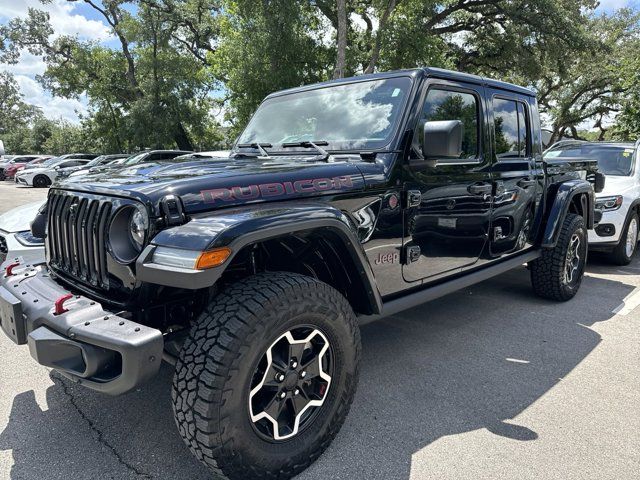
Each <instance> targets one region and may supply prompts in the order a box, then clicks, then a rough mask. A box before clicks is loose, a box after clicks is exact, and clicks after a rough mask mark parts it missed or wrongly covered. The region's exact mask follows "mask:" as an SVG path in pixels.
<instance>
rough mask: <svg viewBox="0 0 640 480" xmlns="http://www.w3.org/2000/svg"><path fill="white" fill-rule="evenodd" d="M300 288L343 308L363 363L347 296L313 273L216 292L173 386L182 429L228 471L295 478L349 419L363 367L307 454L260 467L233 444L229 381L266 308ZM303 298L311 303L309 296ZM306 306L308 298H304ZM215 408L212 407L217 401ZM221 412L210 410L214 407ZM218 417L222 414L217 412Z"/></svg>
mask: <svg viewBox="0 0 640 480" xmlns="http://www.w3.org/2000/svg"><path fill="white" fill-rule="evenodd" d="M292 292H295V294H296V298H298V299H300V298H307V299H309V300H310V301H314V300H316V299H317V298H318V296H319V295H321V296H323V297H325V298H327V296H329V297H330V298H331V300H332V303H333V304H334V305H336V306H337V307H338V308H340V310H341V311H342V317H343V318H344V319H346V320H347V323H348V329H349V331H351V333H352V336H351V337H352V341H353V347H354V348H355V351H356V365H358V363H359V358H360V332H359V328H358V326H357V322H356V319H355V315H354V314H353V311H352V309H351V307H350V305H349V303H348V302H347V301H346V299H345V298H344V297H343V296H342V295H341V294H340V293H339V292H337V291H336V290H334V289H333V288H332V287H330V286H329V285H327V284H325V283H323V282H320V281H318V280H316V279H314V278H311V277H306V276H303V275H299V274H293V273H288V272H274V273H263V274H258V275H255V276H252V277H248V278H246V279H244V280H241V281H239V282H237V283H234V284H231V285H230V286H229V287H228V288H227V289H226V290H225V291H224V292H222V293H221V294H219V295H218V296H216V297H215V299H214V300H213V301H212V302H211V303H210V304H209V306H208V307H207V309H206V310H205V312H204V313H203V314H202V315H201V317H200V318H199V320H198V321H197V322H196V323H195V324H194V325H193V327H192V329H191V332H190V335H189V337H188V339H187V340H186V342H185V344H184V346H183V348H182V351H181V354H180V357H179V359H178V362H177V364H176V372H175V375H174V382H173V388H172V400H173V409H174V414H175V419H176V423H177V426H178V430H179V432H180V435H181V436H182V438H183V439H184V441H185V442H186V444H187V446H188V447H189V449H190V450H191V451H192V453H193V454H194V455H195V456H196V458H198V459H199V460H200V461H202V462H203V463H204V464H205V465H206V466H208V467H209V468H210V469H211V471H212V472H213V473H214V474H215V475H217V476H219V477H222V478H227V477H231V478H265V479H266V478H274V479H275V478H290V477H291V476H294V475H296V474H297V473H299V472H301V471H302V470H304V469H305V468H307V467H308V466H309V465H310V464H311V463H313V462H314V461H315V460H316V459H317V458H318V457H319V456H320V455H321V454H322V452H323V451H324V450H325V449H326V448H327V447H328V446H329V444H330V443H331V441H332V440H333V438H334V437H335V436H336V435H337V433H338V431H339V430H340V427H341V426H342V424H343V422H344V420H345V418H346V416H347V414H348V412H349V408H350V405H351V400H352V399H353V396H354V394H355V389H356V386H357V377H358V367H357V366H356V372H355V376H354V381H353V382H352V383H351V384H350V385H349V387H348V389H347V391H346V392H344V394H343V398H342V399H341V400H340V404H341V407H340V409H339V410H338V414H337V415H336V421H334V422H333V423H332V425H331V427H330V428H329V429H328V431H327V434H326V435H324V438H321V439H320V441H319V442H318V443H317V446H316V448H315V449H314V450H313V451H312V452H310V454H309V455H308V457H307V458H306V459H304V461H302V462H299V463H295V464H294V463H291V464H289V465H286V468H285V469H283V470H281V471H280V472H278V473H277V474H275V475H274V474H273V473H272V472H267V471H263V470H260V471H258V470H257V469H255V468H252V467H251V466H248V465H247V464H246V463H244V462H243V459H242V458H241V455H240V454H239V453H238V451H237V450H236V449H234V445H233V442H234V439H233V438H232V437H231V436H230V435H226V434H225V429H226V427H227V425H226V423H225V419H224V418H220V406H221V405H223V404H224V402H225V397H226V396H227V395H230V394H231V391H229V390H225V384H226V383H227V380H228V377H229V375H230V373H231V369H232V368H234V367H233V366H234V365H235V364H236V360H237V358H238V357H239V356H240V355H241V353H242V352H243V351H245V350H246V349H250V348H252V338H254V335H253V334H254V333H255V332H256V330H257V331H261V330H262V329H261V328H259V327H265V326H266V325H267V323H266V322H267V319H266V318H265V312H268V311H269V308H270V307H274V305H275V304H277V303H278V302H281V301H282V299H283V298H287V297H288V296H290V295H291V293H292ZM303 303H304V302H303ZM300 307H301V308H305V306H304V305H300ZM212 407H213V408H212ZM212 411H213V412H216V413H215V414H213V415H212V414H211V412H212ZM216 417H217V418H216Z"/></svg>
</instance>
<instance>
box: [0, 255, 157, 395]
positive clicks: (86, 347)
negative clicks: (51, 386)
mask: <svg viewBox="0 0 640 480" xmlns="http://www.w3.org/2000/svg"><path fill="white" fill-rule="evenodd" d="M7 263H8V262H6V263H5V265H4V267H6V266H7ZM12 273H13V275H11V276H8V277H7V276H6V275H5V270H4V268H3V269H2V272H0V326H1V327H2V330H3V331H4V333H5V334H6V335H7V336H8V337H9V338H10V339H11V340H13V341H14V342H15V343H17V344H18V345H24V344H27V343H28V345H29V352H30V353H31V356H32V357H33V358H34V359H35V360H36V361H37V362H38V363H40V364H41V365H45V366H47V367H51V368H54V369H56V370H58V371H59V372H60V373H61V374H62V375H64V376H66V377H67V378H69V379H71V380H73V381H75V382H77V383H80V384H83V385H84V386H86V387H88V388H91V389H93V390H97V391H100V392H104V393H108V394H111V395H119V394H121V393H124V392H127V391H129V390H131V389H133V388H135V387H136V386H137V385H139V384H141V383H143V382H144V381H146V380H148V379H149V378H151V377H152V376H154V375H155V374H156V373H157V372H158V369H159V368H160V363H161V359H162V352H163V347H164V340H163V337H162V332H160V330H156V329H154V328H149V327H146V326H144V325H141V324H138V323H135V322H132V321H130V320H128V319H126V318H123V317H120V316H118V315H114V314H113V313H111V312H108V311H105V310H104V309H103V308H102V306H101V305H100V304H99V303H97V302H95V301H93V300H91V299H90V298H87V297H83V296H81V295H76V296H74V297H73V298H71V299H70V300H68V301H67V302H65V303H64V308H65V309H67V311H66V312H64V313H60V314H59V315H56V314H55V307H54V305H55V302H56V300H57V299H59V298H60V297H62V296H64V295H67V294H68V293H69V292H68V291H67V290H65V289H64V288H62V287H61V286H60V285H58V284H57V283H56V282H55V281H53V280H52V279H51V277H50V276H49V274H48V272H47V269H46V267H45V266H44V265H38V266H30V265H24V266H20V267H17V268H14V270H13V272H12Z"/></svg>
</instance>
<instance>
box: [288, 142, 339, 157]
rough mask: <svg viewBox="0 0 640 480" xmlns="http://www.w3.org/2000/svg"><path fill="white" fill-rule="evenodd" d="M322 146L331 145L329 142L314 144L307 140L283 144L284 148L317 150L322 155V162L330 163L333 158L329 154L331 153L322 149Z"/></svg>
mask: <svg viewBox="0 0 640 480" xmlns="http://www.w3.org/2000/svg"><path fill="white" fill-rule="evenodd" d="M320 145H322V146H327V145H329V142H327V141H326V140H316V141H314V142H311V141H309V140H306V141H303V142H288V143H283V144H282V147H283V148H287V147H303V148H315V149H316V151H317V152H318V153H319V154H320V155H321V157H320V158H321V159H322V160H326V161H330V160H329V159H330V158H331V154H329V152H327V151H326V150H325V149H324V148H322V147H320Z"/></svg>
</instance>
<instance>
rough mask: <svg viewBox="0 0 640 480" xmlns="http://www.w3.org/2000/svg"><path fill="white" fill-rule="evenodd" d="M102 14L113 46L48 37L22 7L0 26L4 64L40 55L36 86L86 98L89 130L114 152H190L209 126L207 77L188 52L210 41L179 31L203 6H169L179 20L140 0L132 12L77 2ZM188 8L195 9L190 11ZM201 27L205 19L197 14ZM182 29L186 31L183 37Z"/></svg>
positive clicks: (121, 6) (118, 0)
mask: <svg viewBox="0 0 640 480" xmlns="http://www.w3.org/2000/svg"><path fill="white" fill-rule="evenodd" d="M84 2H85V3H86V4H87V5H89V6H90V7H91V8H93V9H94V10H95V11H96V12H97V13H98V14H99V15H101V16H102V18H103V20H104V21H105V23H106V24H107V25H108V26H109V27H110V29H111V31H112V33H113V34H114V35H115V36H116V38H117V39H118V43H119V48H118V49H111V48H107V47H104V46H102V45H99V44H97V43H95V42H86V41H80V40H79V39H77V38H75V37H68V36H61V37H53V33H54V32H53V29H52V27H51V24H50V21H49V16H48V14H47V13H46V12H42V11H38V10H34V9H30V10H29V14H28V16H27V17H26V18H25V19H13V20H12V21H10V22H9V23H8V24H7V25H4V26H0V48H1V49H2V50H1V51H2V52H3V57H4V58H0V59H2V60H4V61H8V62H17V61H18V59H19V56H18V55H17V53H16V52H20V51H22V50H27V51H29V52H30V53H32V54H35V55H40V56H42V57H43V59H44V60H45V63H46V65H47V69H46V72H45V74H44V75H43V76H42V77H40V81H41V82H42V83H43V85H44V86H45V87H47V88H48V89H49V90H50V91H51V92H52V93H53V94H54V95H58V96H62V97H68V98H74V97H78V96H79V95H81V94H83V93H86V95H87V96H88V98H89V107H90V108H89V116H90V118H91V123H92V126H93V127H94V128H93V131H94V132H95V133H96V134H99V135H101V136H102V139H103V140H104V144H105V145H108V146H109V147H111V148H112V149H113V150H115V151H130V150H133V149H136V148H140V147H170V146H178V147H180V148H183V149H192V147H193V137H194V136H199V137H202V135H204V132H205V131H208V130H210V129H211V126H210V124H211V122H212V119H211V118H210V116H209V111H210V110H211V107H212V104H213V101H212V99H211V98H210V96H209V92H210V91H211V90H212V84H213V79H212V77H211V76H210V75H209V73H208V71H207V70H205V68H204V64H203V62H202V61H201V59H200V58H198V57H197V56H196V53H197V54H198V55H199V56H200V57H202V58H205V57H206V55H205V54H204V53H202V49H199V47H198V45H201V44H204V43H206V42H213V40H214V39H211V38H207V39H206V41H205V39H200V37H198V38H196V36H195V34H193V33H192V32H190V31H189V30H188V28H187V27H186V25H187V23H188V22H190V21H192V20H193V15H195V16H197V15H198V12H197V8H196V11H195V12H191V13H189V12H187V10H188V8H191V7H193V8H195V7H197V6H198V5H204V4H205V3H206V2H203V1H200V2H198V1H193V0H191V1H183V2H178V1H176V2H173V3H172V4H171V5H172V7H175V8H178V6H179V7H180V8H181V9H182V10H181V11H182V12H183V13H184V15H183V18H184V19H185V20H184V22H186V23H179V22H177V21H176V18H177V17H176V16H175V15H174V14H172V13H171V11H169V10H167V9H166V8H164V7H163V5H165V4H161V3H157V4H156V3H152V2H148V3H147V2H141V3H139V5H138V9H137V11H136V13H135V15H134V14H132V13H130V12H129V11H128V10H127V9H126V8H125V3H126V2H124V1H123V0H104V1H102V2H98V1H94V0H84ZM194 6H195V7H194ZM200 15H201V17H202V18H203V22H204V23H207V22H208V20H207V19H206V15H205V13H204V11H203V12H200ZM184 32H186V33H184Z"/></svg>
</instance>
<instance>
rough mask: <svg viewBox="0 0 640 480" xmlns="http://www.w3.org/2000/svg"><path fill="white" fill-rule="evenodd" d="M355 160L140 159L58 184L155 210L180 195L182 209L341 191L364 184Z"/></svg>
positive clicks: (190, 211) (71, 178) (232, 204)
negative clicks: (133, 201) (173, 161)
mask: <svg viewBox="0 0 640 480" xmlns="http://www.w3.org/2000/svg"><path fill="white" fill-rule="evenodd" d="M359 164H360V162H353V161H344V162H330V163H327V162H324V161H317V160H314V159H310V158H309V157H308V156H306V157H277V158H274V159H255V158H251V159H245V158H220V159H218V158H216V159H211V160H198V161H188V162H183V163H177V164H153V163H148V164H142V165H138V166H135V168H121V169H113V170H110V171H108V172H101V173H96V174H89V175H86V176H81V177H78V178H75V177H69V179H68V180H65V181H63V182H62V183H61V184H60V187H61V188H65V189H69V190H77V191H86V192H89V193H96V194H104V195H116V196H124V197H135V198H136V199H138V200H141V201H143V202H145V203H148V204H150V206H153V208H154V209H155V211H156V212H158V213H159V212H160V210H159V207H158V205H159V202H160V200H161V199H162V198H163V197H164V196H166V195H177V196H179V197H180V198H181V200H182V203H183V205H184V208H185V211H186V212H187V213H198V212H205V211H209V210H212V209H216V208H220V207H229V206H235V205H243V204H246V203H260V202H265V201H273V200H290V199H292V198H299V197H313V196H318V195H331V194H341V193H345V192H348V191H358V190H361V189H363V188H365V184H366V183H365V179H364V176H363V174H362V172H361V170H360V168H359V167H358V165H359Z"/></svg>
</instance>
